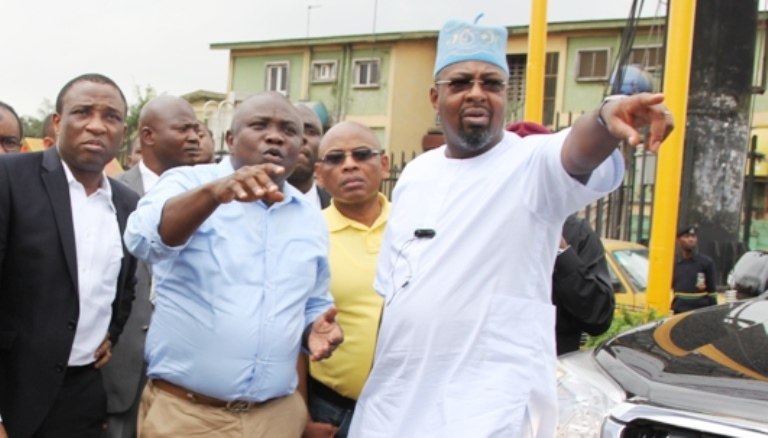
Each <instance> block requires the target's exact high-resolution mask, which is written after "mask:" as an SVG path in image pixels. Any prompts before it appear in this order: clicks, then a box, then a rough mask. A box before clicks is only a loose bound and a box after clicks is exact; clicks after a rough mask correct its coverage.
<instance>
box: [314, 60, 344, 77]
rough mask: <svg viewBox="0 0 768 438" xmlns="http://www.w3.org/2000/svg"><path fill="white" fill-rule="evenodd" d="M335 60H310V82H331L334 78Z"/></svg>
mask: <svg viewBox="0 0 768 438" xmlns="http://www.w3.org/2000/svg"><path fill="white" fill-rule="evenodd" d="M337 64H338V63H337V62H336V61H325V60H323V61H312V82H333V81H335V80H336V65H337Z"/></svg>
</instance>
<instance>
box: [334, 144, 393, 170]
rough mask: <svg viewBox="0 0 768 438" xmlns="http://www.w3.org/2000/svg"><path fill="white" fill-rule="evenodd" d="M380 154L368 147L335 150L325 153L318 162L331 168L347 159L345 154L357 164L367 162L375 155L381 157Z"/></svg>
mask: <svg viewBox="0 0 768 438" xmlns="http://www.w3.org/2000/svg"><path fill="white" fill-rule="evenodd" d="M382 153H383V152H382V151H374V150H373V149H371V148H368V147H359V148H355V149H352V150H351V151H340V150H335V151H329V152H328V153H326V154H325V156H323V158H321V159H320V161H322V162H323V163H325V164H330V165H331V166H338V165H339V164H341V163H343V162H344V160H346V159H347V154H349V155H352V159H353V160H355V161H356V162H358V163H359V162H362V161H368V160H370V159H371V158H373V157H375V156H377V155H381V154H382Z"/></svg>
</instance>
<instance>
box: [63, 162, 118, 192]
mask: <svg viewBox="0 0 768 438" xmlns="http://www.w3.org/2000/svg"><path fill="white" fill-rule="evenodd" d="M61 165H62V167H64V174H65V175H66V176H67V184H69V185H70V186H72V184H80V185H81V186H82V184H81V183H80V181H78V180H76V179H75V175H74V174H73V173H72V170H70V169H69V165H67V163H66V162H65V161H64V160H61ZM97 193H103V194H104V195H106V196H107V197H108V198H109V199H112V185H111V184H109V181H108V180H107V174H105V173H104V171H103V170H102V172H101V183H100V184H99V188H98V189H97V190H96V192H95V193H94V194H97Z"/></svg>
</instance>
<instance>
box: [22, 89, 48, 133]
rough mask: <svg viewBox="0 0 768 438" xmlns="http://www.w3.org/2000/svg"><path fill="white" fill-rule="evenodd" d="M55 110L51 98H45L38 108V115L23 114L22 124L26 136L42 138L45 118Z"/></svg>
mask: <svg viewBox="0 0 768 438" xmlns="http://www.w3.org/2000/svg"><path fill="white" fill-rule="evenodd" d="M53 112H54V108H53V103H51V100H50V99H47V98H46V99H43V101H42V102H41V103H40V107H39V108H38V109H37V116H21V126H22V127H23V129H24V136H25V137H33V138H40V137H42V133H43V119H45V118H46V117H47V116H48V114H51V113H53Z"/></svg>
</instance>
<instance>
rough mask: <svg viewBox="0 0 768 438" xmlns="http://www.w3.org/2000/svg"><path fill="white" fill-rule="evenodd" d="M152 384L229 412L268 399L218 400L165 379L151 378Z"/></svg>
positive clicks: (168, 391)
mask: <svg viewBox="0 0 768 438" xmlns="http://www.w3.org/2000/svg"><path fill="white" fill-rule="evenodd" d="M152 385H153V386H154V387H155V388H157V389H159V390H161V391H163V392H167V393H168V394H171V395H174V396H176V397H178V398H182V399H184V400H187V401H190V402H192V403H197V404H199V405H206V406H211V407H214V408H223V409H224V410H227V411H230V412H246V411H248V410H250V409H251V408H253V407H255V406H260V405H263V404H265V403H267V402H269V400H266V401H263V402H252V401H246V400H230V401H226V400H219V399H217V398H214V397H209V396H207V395H203V394H200V393H197V392H194V391H190V390H188V389H186V388H184V387H182V386H179V385H176V384H173V383H171V382H169V381H167V380H160V379H153V380H152Z"/></svg>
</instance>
